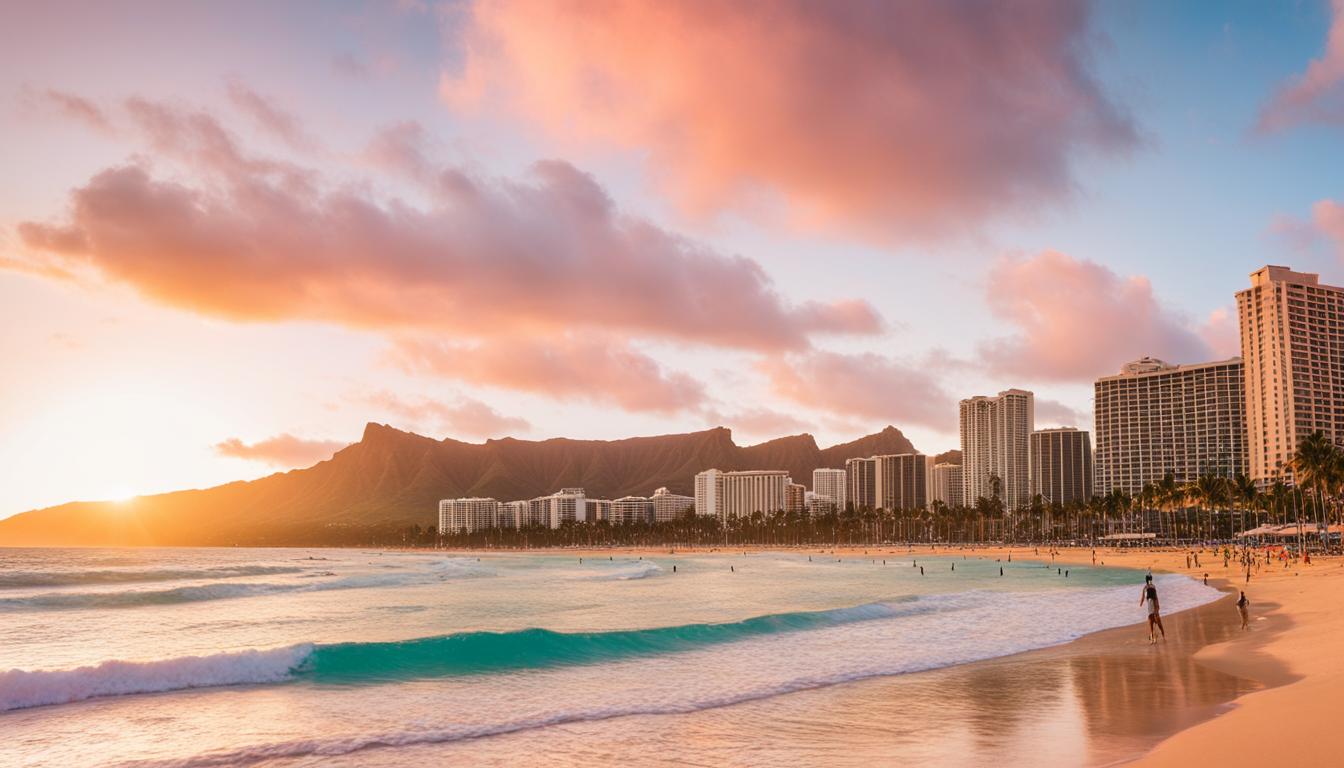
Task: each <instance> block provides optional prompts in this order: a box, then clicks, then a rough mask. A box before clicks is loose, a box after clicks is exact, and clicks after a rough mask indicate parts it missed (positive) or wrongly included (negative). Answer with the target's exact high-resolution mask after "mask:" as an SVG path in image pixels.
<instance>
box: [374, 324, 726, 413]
mask: <svg viewBox="0 0 1344 768" xmlns="http://www.w3.org/2000/svg"><path fill="white" fill-rule="evenodd" d="M392 357H393V360H394V361H395V362H397V363H399V364H400V365H402V366H403V367H404V368H405V369H406V370H408V371H411V372H413V373H429V374H434V375H439V376H446V377H450V378H454V379H458V380H460V381H466V382H469V383H472V384H477V385H483V386H493V387H504V388H506V389H512V390H517V391H522V392H533V393H536V394H540V395H545V396H547V397H554V398H566V399H578V400H589V401H592V402H596V403H615V404H616V405H618V406H620V407H621V408H624V409H626V410H629V411H654V412H661V413H673V412H676V411H682V410H687V409H691V408H695V407H697V406H701V405H703V404H704V402H705V390H704V386H703V385H702V384H701V383H700V382H698V381H696V380H694V379H692V378H691V377H689V376H687V375H685V374H683V373H676V372H667V371H664V370H663V369H662V367H661V366H660V365H659V364H658V363H657V362H656V361H655V360H654V359H653V358H651V357H649V356H648V355H646V354H644V353H642V352H640V351H638V350H636V349H634V348H632V347H630V346H629V345H628V344H624V343H621V342H618V341H610V340H607V339H603V338H601V337H594V336H582V337H579V336H568V335H562V336H548V337H518V338H513V339H508V340H502V339H495V340H493V342H492V343H490V344H481V345H475V346H471V345H465V344H452V343H443V342H437V341H428V340H423V339H402V340H400V341H398V342H397V343H396V345H395V348H394V351H393V353H392Z"/></svg>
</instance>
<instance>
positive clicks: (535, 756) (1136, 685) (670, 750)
mask: <svg viewBox="0 0 1344 768" xmlns="http://www.w3.org/2000/svg"><path fill="white" fill-rule="evenodd" d="M1231 599H1232V598H1231V597H1228V598H1225V599H1223V600H1219V601H1217V602H1215V603H1212V604H1210V605H1207V606H1204V607H1202V608H1199V609H1196V610H1193V611H1187V612H1184V613H1181V614H1177V615H1174V616H1171V617H1168V618H1167V619H1166V625H1167V635H1168V639H1167V641H1165V642H1164V643H1162V644H1159V645H1157V646H1150V645H1149V644H1148V640H1147V633H1146V629H1144V628H1136V627H1126V628H1122V629H1116V630H1110V631H1107V632H1101V633H1098V634H1096V635H1092V636H1089V637H1087V638H1084V639H1082V640H1080V641H1078V642H1075V643H1070V644H1067V645H1062V646H1057V647H1055V648H1049V649H1045V650H1041V651H1035V652H1031V653H1026V654H1020V655H1018V656H1012V657H1007V658H1003V659H996V660H991V661H986V662H980V663H976V664H968V665H963V666H960V667H954V668H950V669H942V670H935V671H930V672H924V673H919V674H911V675H903V676H898V677H891V678H883V679H874V680H865V681H861V682H857V683H852V684H847V685H841V686H834V687H829V688H820V689H816V690H811V691H803V692H800V693H795V694H790V695H787V696H780V697H776V698H772V699H766V700H762V701H756V702H751V703H747V704H741V705H737V706H731V707H725V708H722V709H712V710H706V711H702V712H697V713H693V714H690V715H684V716H680V717H677V718H660V717H628V718H619V719H616V720H610V721H603V722H593V723H582V724H575V725H569V726H564V727H563V728H557V729H543V730H540V731H533V732H529V733H523V734H517V735H515V736H507V737H502V738H497V739H487V740H483V741H479V742H475V743H472V744H471V745H470V746H466V745H460V746H448V747H444V748H435V750H434V751H432V753H431V754H429V755H426V757H430V756H432V757H435V758H448V757H457V756H460V757H462V758H467V757H469V758H470V761H471V762H472V763H473V764H478V765H505V764H509V765H518V764H520V763H522V764H529V765H540V764H544V763H547V762H548V761H549V758H551V757H553V756H557V755H567V756H568V757H570V758H571V759H572V758H573V757H574V756H575V755H576V754H584V755H585V759H586V760H587V761H588V762H589V763H590V764H592V765H615V764H617V763H620V762H624V759H623V758H621V756H620V755H618V754H616V753H617V752H619V750H611V751H608V750H606V749H602V748H601V747H600V746H599V745H607V746H610V745H613V744H619V743H620V741H621V736H622V734H625V735H628V736H629V737H631V738H632V739H635V740H636V741H637V743H641V744H654V745H656V746H657V748H656V749H652V750H650V751H649V754H648V755H647V759H641V760H640V762H641V764H648V765H726V764H735V765H762V766H772V765H775V766H798V765H855V766H858V765H864V766H872V765H892V764H900V765H910V764H925V765H939V766H943V765H972V764H974V765H986V764H993V765H997V766H1012V765H1042V764H1045V765H1059V766H1071V765H1096V764H1105V763H1111V762H1115V761H1118V760H1124V759H1127V758H1130V757H1134V756H1137V755H1138V754H1141V753H1142V752H1144V751H1146V750H1147V749H1148V748H1150V747H1151V746H1152V745H1154V744H1155V743H1156V742H1157V741H1159V740H1160V739H1162V738H1163V737H1165V736H1167V735H1169V734H1170V733H1173V732H1175V731H1176V730H1179V729H1181V728H1184V727H1187V726H1189V725H1190V724H1192V723H1194V722H1197V721H1199V720H1201V719H1204V718H1207V717H1209V716H1211V715H1212V714H1214V713H1215V712H1217V710H1218V708H1219V707H1221V706H1223V705H1225V704H1226V703H1227V702H1229V701H1231V700H1232V699H1234V698H1235V697H1237V696H1240V695H1242V694H1243V693H1246V692H1249V691H1252V690H1255V689H1257V688H1259V687H1261V686H1262V684H1261V683H1257V682H1253V681H1250V680H1244V679H1240V678H1237V677H1233V676H1231V675H1228V674H1225V673H1222V672H1218V671H1216V670H1214V669H1211V668H1209V667H1207V666H1203V665H1201V664H1199V663H1196V662H1195V661H1194V660H1193V659H1192V658H1191V656H1192V654H1194V653H1195V652H1196V651H1198V650H1199V649H1200V648H1201V647H1203V646H1204V645H1206V644H1209V643H1217V642H1221V641H1223V640H1225V639H1227V638H1228V637H1230V636H1231V634H1232V633H1234V632H1237V631H1239V629H1238V627H1237V617H1236V611H1235V610H1234V609H1233V608H1232V607H1231ZM1264 607H1265V608H1266V609H1268V608H1272V606H1264ZM1275 624H1277V625H1278V626H1277V627H1267V629H1269V630H1270V631H1273V630H1274V629H1281V628H1282V624H1281V622H1275ZM458 752H460V753H461V754H460V755H458V754H457V753H458ZM520 755H526V756H527V757H526V758H524V759H522V760H521V761H520V759H519V756H520ZM395 756H396V757H397V758H398V759H400V760H405V759H406V758H407V757H408V755H407V753H406V752H404V751H397V753H396V755H395ZM370 757H373V755H371V754H365V755H364V756H363V758H364V762H365V763H366V764H367V763H368V762H369V760H368V759H369V758H370ZM389 757H391V755H389ZM625 758H628V754H627V755H625Z"/></svg>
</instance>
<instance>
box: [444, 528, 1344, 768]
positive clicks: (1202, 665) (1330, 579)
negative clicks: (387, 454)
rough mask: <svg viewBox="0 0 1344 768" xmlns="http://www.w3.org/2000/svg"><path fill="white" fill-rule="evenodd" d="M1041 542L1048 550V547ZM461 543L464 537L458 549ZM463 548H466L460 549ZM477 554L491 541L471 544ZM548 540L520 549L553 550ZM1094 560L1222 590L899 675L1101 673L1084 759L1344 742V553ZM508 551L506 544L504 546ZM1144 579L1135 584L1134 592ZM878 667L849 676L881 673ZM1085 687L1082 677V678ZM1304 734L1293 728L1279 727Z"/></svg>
mask: <svg viewBox="0 0 1344 768" xmlns="http://www.w3.org/2000/svg"><path fill="white" fill-rule="evenodd" d="M1042 549H1044V550H1045V551H1044V552H1041V551H1040V550H1042ZM453 551H459V550H453ZM460 551H463V552H465V551H467V550H460ZM471 551H472V552H475V553H476V554H477V555H480V554H483V553H481V552H479V551H476V550H471ZM547 551H549V550H548V549H536V550H522V552H528V553H534V554H535V553H545V552H547ZM1093 551H1094V550H1093V549H1091V548H1081V547H1073V548H1061V549H1058V550H1056V554H1055V555H1054V556H1053V557H1051V555H1050V553H1049V549H1048V548H1040V547H1005V546H985V547H970V546H967V547H962V548H957V547H934V548H930V547H928V546H927V545H925V546H923V547H921V546H918V545H915V546H913V547H912V546H909V545H906V546H901V545H896V546H881V547H876V546H869V547H866V548H865V547H862V546H837V547H813V546H805V547H804V546H778V547H751V548H747V549H745V550H741V549H724V548H722V547H713V548H693V549H691V548H686V549H676V550H672V549H671V548H657V547H612V548H574V549H562V550H557V551H556V554H561V553H563V554H564V555H566V556H574V557H589V556H592V557H599V556H603V555H605V556H611V555H614V554H623V555H629V556H648V557H662V558H665V557H675V556H676V555H679V554H685V555H688V556H703V555H708V554H713V555H722V556H725V557H732V556H734V555H735V554H736V555H737V556H742V553H746V554H747V556H750V553H760V552H795V553H805V552H806V553H819V552H824V553H826V554H833V555H835V556H837V557H842V558H849V557H852V558H856V559H859V558H864V557H868V558H871V557H874V556H880V555H882V554H887V555H892V554H895V555H908V554H911V553H912V552H913V553H915V554H917V555H918V554H921V553H922V554H924V555H926V556H931V557H932V556H955V555H958V554H960V555H966V556H968V557H979V558H985V559H996V558H998V559H1004V560H1007V558H1008V557H1009V556H1010V555H1011V556H1012V558H1013V559H1014V560H1023V561H1026V560H1031V561H1037V562H1054V563H1057V564H1062V565H1079V566H1093V563H1092V553H1093ZM1095 552H1096V556H1097V559H1096V565H1095V567H1098V568H1102V567H1106V568H1110V567H1114V568H1129V569H1135V570H1145V569H1150V570H1152V571H1153V572H1155V573H1156V572H1164V573H1176V574H1180V575H1183V576H1186V577H1188V578H1194V579H1197V580H1198V579H1200V578H1202V577H1203V576H1204V575H1205V574H1206V573H1207V575H1208V585H1209V586H1210V587H1214V588H1216V589H1218V590H1220V591H1222V592H1224V593H1225V594H1224V596H1223V597H1221V598H1219V599H1217V600H1214V601H1213V602H1210V603H1208V604H1206V605H1203V606H1199V607H1196V608H1192V609H1189V610H1185V611H1181V612H1179V613H1175V614H1171V615H1169V616H1164V617H1163V618H1164V619H1165V624H1166V626H1167V630H1168V633H1169V635H1170V636H1171V639H1169V640H1167V641H1164V642H1161V643H1159V644H1157V645H1155V646H1154V645H1149V643H1148V641H1147V637H1146V628H1145V626H1144V624H1143V623H1142V622H1139V623H1135V624H1129V625H1125V626H1121V627H1114V628H1111V629H1106V630H1102V631H1099V632H1094V633H1090V634H1087V635H1083V636H1082V637H1079V638H1077V639H1075V640H1072V641H1069V642H1067V643H1062V644H1059V645H1054V646H1048V647H1044V648H1037V649H1033V650H1029V651H1023V652H1020V653H1015V654H1010V655H1008V656H1002V657H997V658H993V659H984V660H980V661H974V662H969V663H967V664H961V665H956V666H954V667H948V668H942V669H936V670H928V671H925V672H916V673H912V674H911V675H902V676H897V677H898V678H901V677H904V678H921V677H939V676H942V677H953V678H965V677H968V676H975V675H981V674H986V673H998V672H1003V671H1005V670H1009V676H1010V677H1011V676H1012V672H1011V669H1012V668H1014V667H1017V668H1024V669H1033V670H1036V671H1038V672H1040V673H1043V674H1052V673H1058V672H1059V671H1060V670H1064V669H1071V670H1072V671H1073V673H1074V674H1075V675H1078V674H1079V670H1080V669H1081V670H1087V669H1091V671H1090V672H1088V671H1084V672H1082V673H1081V676H1080V677H1079V679H1082V680H1086V679H1087V678H1088V677H1089V676H1091V677H1095V678H1097V681H1099V682H1104V683H1105V684H1104V685H1098V687H1096V688H1095V689H1090V690H1081V691H1077V692H1075V693H1076V695H1077V696H1078V698H1079V706H1080V707H1081V708H1082V709H1083V710H1085V711H1087V712H1088V715H1089V717H1088V720H1089V722H1088V730H1089V733H1090V734H1091V737H1092V739H1093V740H1094V742H1095V745H1094V746H1092V747H1090V748H1089V757H1088V759H1087V761H1086V764H1088V765H1120V764H1125V765H1139V766H1162V767H1164V768H1165V766H1180V768H1188V766H1190V765H1201V764H1209V763H1212V762H1214V761H1219V762H1230V763H1231V764H1238V762H1240V761H1242V760H1244V759H1246V758H1247V757H1248V756H1252V755H1255V756H1259V755H1269V754H1273V755H1274V756H1275V759H1282V758H1284V757H1287V758H1288V759H1289V760H1293V761H1294V762H1299V763H1301V764H1308V765H1311V764H1327V763H1329V762H1331V761H1333V760H1335V759H1336V757H1337V755H1336V754H1335V753H1336V752H1337V749H1336V748H1335V746H1334V745H1333V744H1332V743H1331V740H1330V739H1329V738H1321V737H1319V736H1315V737H1307V736H1306V735H1307V734H1320V733H1329V730H1328V728H1329V725H1330V724H1332V720H1331V718H1332V713H1333V712H1337V711H1340V710H1339V709H1338V705H1340V704H1344V661H1341V660H1338V659H1336V658H1334V657H1333V656H1332V655H1331V654H1330V653H1329V651H1330V650H1331V649H1332V648H1334V647H1335V644H1336V643H1337V642H1338V640H1337V638H1338V636H1339V633H1340V632H1344V614H1341V613H1340V612H1339V611H1338V610H1337V608H1339V607H1344V605H1341V603H1344V599H1340V598H1335V597H1334V595H1335V594H1339V593H1340V588H1341V587H1344V560H1341V558H1339V557H1326V556H1320V557H1317V558H1315V560H1314V562H1313V564H1312V565H1303V564H1301V563H1297V564H1290V566H1289V567H1287V568H1283V567H1281V566H1280V565H1278V564H1276V565H1274V566H1266V567H1263V568H1261V569H1259V570H1258V571H1256V572H1253V574H1252V578H1251V582H1250V584H1249V586H1248V585H1246V584H1245V583H1244V581H1243V579H1242V578H1241V573H1242V572H1241V571H1239V569H1238V568H1237V566H1236V565H1235V564H1232V565H1230V567H1227V568H1225V567H1224V566H1223V564H1222V559H1221V557H1216V556H1215V555H1214V554H1213V552H1212V551H1211V550H1207V549H1206V550H1200V549H1195V550H1187V549H1176V548H1162V549H1139V548H1134V549H1109V548H1097V549H1096V550H1095ZM1190 552H1198V553H1199V554H1200V557H1201V561H1202V562H1203V567H1200V568H1196V567H1194V566H1193V563H1191V565H1190V566H1189V567H1187V566H1186V560H1185V558H1186V554H1187V553H1190ZM501 554H503V553H501ZM1138 588H1139V585H1138V584H1136V585H1135V589H1136V592H1137V590H1138ZM1242 588H1245V589H1246V591H1247V595H1248V597H1249V599H1250V600H1251V627H1250V630H1249V631H1245V632H1243V631H1242V630H1241V629H1240V626H1239V625H1240V619H1239V617H1238V615H1237V612H1236V609H1235V606H1234V598H1235V596H1236V595H1237V593H1238V590H1240V589H1242ZM881 685H882V679H874V680H867V681H858V682H855V683H849V684H846V686H843V687H846V688H848V687H855V688H858V687H864V686H881ZM1084 687H1086V686H1084ZM1287 733H1293V734H1300V735H1299V736H1297V737H1293V738H1285V737H1284V734H1287Z"/></svg>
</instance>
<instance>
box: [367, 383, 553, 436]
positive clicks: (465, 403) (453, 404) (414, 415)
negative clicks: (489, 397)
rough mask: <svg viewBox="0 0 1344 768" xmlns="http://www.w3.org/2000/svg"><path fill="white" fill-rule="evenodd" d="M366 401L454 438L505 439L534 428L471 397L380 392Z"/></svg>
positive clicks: (417, 424)
mask: <svg viewBox="0 0 1344 768" xmlns="http://www.w3.org/2000/svg"><path fill="white" fill-rule="evenodd" d="M366 402H368V403H369V404H371V405H373V406H375V407H378V408H381V409H383V410H385V411H388V412H390V413H393V414H396V415H397V416H398V417H400V418H402V419H405V420H408V421H409V422H411V423H412V424H413V425H416V426H420V425H427V426H432V428H433V429H435V430H438V431H444V432H448V433H449V434H452V435H455V436H465V437H503V436H505V435H511V434H516V433H521V432H529V431H531V429H532V425H531V424H530V423H528V421H527V419H522V418H518V417H516V416H506V415H504V414H502V413H500V412H499V411H496V410H495V409H494V408H491V407H490V406H489V405H488V404H486V403H484V402H482V401H480V400H477V399H475V398H471V397H458V398H454V399H453V400H452V401H442V400H431V399H428V398H421V399H419V400H408V399H404V398H401V397H398V396H397V395H395V394H393V393H391V392H378V393H375V394H373V395H370V396H369V397H368V398H366Z"/></svg>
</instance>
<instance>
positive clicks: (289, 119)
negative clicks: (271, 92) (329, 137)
mask: <svg viewBox="0 0 1344 768" xmlns="http://www.w3.org/2000/svg"><path fill="white" fill-rule="evenodd" d="M228 94H229V101H231V102H233V105H234V106H236V107H237V108H238V109H240V110H242V111H243V112H244V113H245V114H247V115H248V116H249V117H250V118H252V121H253V122H255V123H256V124H257V125H258V126H259V127H260V128H261V129H262V130H264V131H266V132H267V133H269V134H271V135H272V136H275V137H276V138H278V139H280V140H281V141H283V142H285V143H286V144H288V145H289V146H291V147H293V148H294V149H297V150H308V149H312V148H313V147H314V146H315V144H316V141H315V140H314V139H313V138H311V137H310V136H308V135H307V133H305V132H304V130H303V127H302V125H300V123H299V120H298V118H297V117H295V116H294V115H292V114H290V113H289V112H287V111H286V110H284V109H282V108H281V107H279V106H277V105H276V104H275V102H274V101H272V100H271V99H268V98H266V97H265V96H262V95H261V94H259V93H257V92H256V91H254V90H252V89H251V88H249V87H248V86H247V85H246V84H245V83H243V82H242V81H241V80H237V79H231V80H229V82H228Z"/></svg>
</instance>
